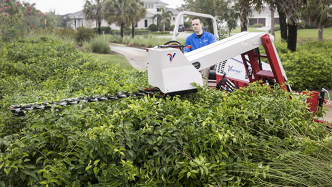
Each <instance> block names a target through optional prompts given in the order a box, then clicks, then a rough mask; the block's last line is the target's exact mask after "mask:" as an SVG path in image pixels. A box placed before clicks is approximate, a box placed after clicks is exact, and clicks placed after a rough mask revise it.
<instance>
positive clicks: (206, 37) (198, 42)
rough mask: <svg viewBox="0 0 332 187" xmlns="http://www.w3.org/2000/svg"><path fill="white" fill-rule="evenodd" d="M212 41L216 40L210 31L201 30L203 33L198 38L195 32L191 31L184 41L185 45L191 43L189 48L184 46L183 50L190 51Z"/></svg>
mask: <svg viewBox="0 0 332 187" xmlns="http://www.w3.org/2000/svg"><path fill="white" fill-rule="evenodd" d="M214 42H216V38H215V37H214V35H213V34H211V33H208V32H206V31H204V30H203V34H202V36H201V37H200V38H199V37H198V36H197V35H196V33H193V34H192V35H190V36H188V37H187V39H186V42H185V45H191V48H189V49H186V48H185V49H184V52H190V51H193V50H196V49H198V48H201V47H204V46H206V45H209V44H212V43H214Z"/></svg>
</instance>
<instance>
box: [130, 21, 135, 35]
mask: <svg viewBox="0 0 332 187" xmlns="http://www.w3.org/2000/svg"><path fill="white" fill-rule="evenodd" d="M131 37H132V38H135V23H134V22H133V23H131Z"/></svg>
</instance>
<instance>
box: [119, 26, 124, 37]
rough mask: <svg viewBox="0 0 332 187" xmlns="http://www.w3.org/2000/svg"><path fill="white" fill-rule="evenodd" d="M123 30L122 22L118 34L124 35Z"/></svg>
mask: <svg viewBox="0 0 332 187" xmlns="http://www.w3.org/2000/svg"><path fill="white" fill-rule="evenodd" d="M123 30H124V23H122V24H121V26H120V34H121V38H123V37H124V32H123Z"/></svg>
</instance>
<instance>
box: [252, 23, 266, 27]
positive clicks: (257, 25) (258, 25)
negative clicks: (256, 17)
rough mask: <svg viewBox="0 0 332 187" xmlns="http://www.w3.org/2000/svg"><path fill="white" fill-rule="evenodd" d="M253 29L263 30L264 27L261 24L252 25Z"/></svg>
mask: <svg viewBox="0 0 332 187" xmlns="http://www.w3.org/2000/svg"><path fill="white" fill-rule="evenodd" d="M251 27H253V28H261V27H263V24H261V23H255V24H253V25H251Z"/></svg>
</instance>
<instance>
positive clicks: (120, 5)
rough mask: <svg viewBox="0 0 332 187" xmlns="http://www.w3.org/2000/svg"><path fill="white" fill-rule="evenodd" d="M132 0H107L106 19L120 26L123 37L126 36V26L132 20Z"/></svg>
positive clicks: (105, 7)
mask: <svg viewBox="0 0 332 187" xmlns="http://www.w3.org/2000/svg"><path fill="white" fill-rule="evenodd" d="M130 10H131V8H130V0H105V4H104V8H103V12H104V17H105V19H106V21H107V22H108V23H109V24H111V23H115V24H116V25H117V26H120V34H121V37H122V38H123V37H124V28H125V27H126V26H127V25H128V24H129V23H130V22H131V21H130V18H131V17H130V16H131V15H130V14H129V13H128V12H130Z"/></svg>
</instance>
